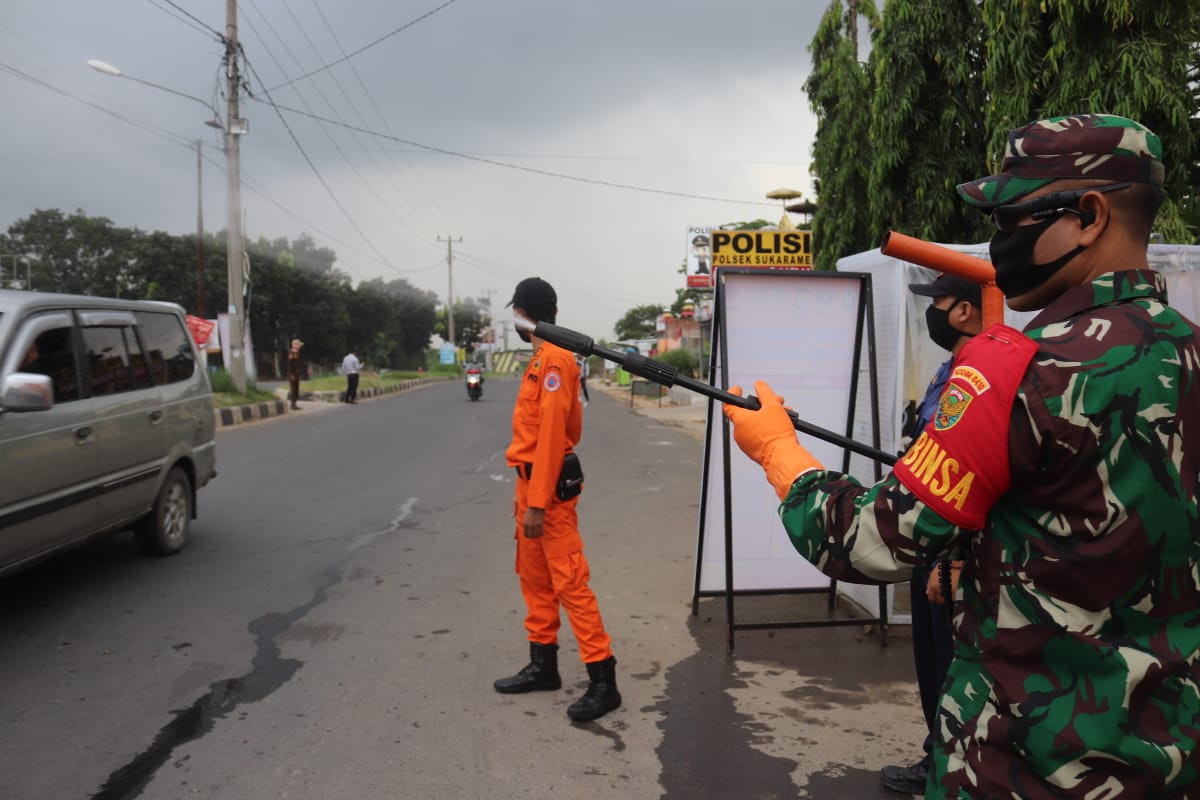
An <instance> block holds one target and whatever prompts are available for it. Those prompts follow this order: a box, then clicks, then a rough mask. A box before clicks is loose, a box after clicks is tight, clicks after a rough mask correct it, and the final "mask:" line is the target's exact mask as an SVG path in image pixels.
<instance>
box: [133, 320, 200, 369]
mask: <svg viewBox="0 0 1200 800" xmlns="http://www.w3.org/2000/svg"><path fill="white" fill-rule="evenodd" d="M134 316H135V317H137V321H138V325H139V327H140V328H141V333H142V342H143V343H144V344H145V346H146V357H147V358H146V360H147V362H148V364H149V367H150V377H151V379H152V380H153V381H154V383H156V384H164V383H175V382H177V381H185V380H187V379H188V378H190V377H192V375H193V374H194V373H195V372H196V359H195V356H194V355H193V354H192V343H191V341H190V340H189V339H188V332H187V330H185V329H184V327H183V323H181V322H180V321H179V318H178V317H176V316H175V315H174V314H159V313H156V312H154V311H137V312H134Z"/></svg>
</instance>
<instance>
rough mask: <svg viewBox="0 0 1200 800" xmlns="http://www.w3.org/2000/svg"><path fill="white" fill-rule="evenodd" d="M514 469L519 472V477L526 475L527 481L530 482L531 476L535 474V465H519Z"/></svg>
mask: <svg viewBox="0 0 1200 800" xmlns="http://www.w3.org/2000/svg"><path fill="white" fill-rule="evenodd" d="M513 469H515V470H516V471H517V475H524V476H525V480H529V476H530V475H532V474H533V464H517V465H516V466H515V467H513Z"/></svg>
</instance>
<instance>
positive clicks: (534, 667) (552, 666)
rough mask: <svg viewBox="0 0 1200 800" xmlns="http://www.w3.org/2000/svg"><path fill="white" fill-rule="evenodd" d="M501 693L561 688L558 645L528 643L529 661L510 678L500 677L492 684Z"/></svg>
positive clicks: (520, 692)
mask: <svg viewBox="0 0 1200 800" xmlns="http://www.w3.org/2000/svg"><path fill="white" fill-rule="evenodd" d="M492 686H493V687H495V689H496V691H497V692H500V693H501V694H524V693H525V692H552V691H554V690H555V689H561V688H562V678H561V677H559V675H558V645H556V644H538V643H537V642H530V643H529V663H528V664H526V665H525V666H524V667H523V668H522V669H521V671H520V672H518V673H517V674H516V675H513V676H512V677H511V678H501V679H500V680H498V681H496V682H495V683H493V684H492Z"/></svg>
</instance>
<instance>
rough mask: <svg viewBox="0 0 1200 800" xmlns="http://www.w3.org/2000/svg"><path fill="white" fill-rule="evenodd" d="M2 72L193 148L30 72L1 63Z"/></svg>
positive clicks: (182, 138) (174, 135)
mask: <svg viewBox="0 0 1200 800" xmlns="http://www.w3.org/2000/svg"><path fill="white" fill-rule="evenodd" d="M0 71H3V72H7V73H9V74H10V75H13V76H14V77H17V78H20V79H22V80H25V81H29V82H30V83H32V84H34V85H35V86H40V87H41V88H43V89H48V90H50V91H52V92H54V93H55V94H61V95H62V96H64V97H68V98H70V99H71V100H74V101H75V102H77V103H82V104H83V105H85V106H88V107H89V108H93V109H95V110H96V111H99V112H101V113H102V114H107V115H108V116H110V117H115V118H116V119H119V120H121V121H122V122H126V123H128V124H130V125H133V126H135V127H138V128H141V129H142V130H144V131H146V132H147V133H153V134H154V135H155V136H159V137H161V138H164V139H167V140H168V141H171V142H174V143H176V144H180V145H183V146H184V147H187V148H191V146H192V140H191V139H189V138H187V137H185V136H180V135H179V134H177V133H172V132H171V131H168V130H167V129H166V128H159V127H158V126H155V125H150V124H148V123H144V122H138V121H137V120H135V119H133V118H132V117H127V116H125V115H124V114H121V113H119V112H117V111H113V110H112V109H108V108H105V107H104V106H101V105H97V104H96V103H93V102H92V101H90V100H85V99H84V98H82V97H79V96H78V95H74V94H71V93H70V92H68V91H67V90H66V89H60V88H58V87H57V86H54V85H53V84H51V83H47V82H46V81H44V80H42V79H41V78H37V77H35V76H33V75H30V74H29V73H28V72H25V71H24V70H20V69H17V68H16V67H14V66H11V65H9V64H5V63H3V62H0Z"/></svg>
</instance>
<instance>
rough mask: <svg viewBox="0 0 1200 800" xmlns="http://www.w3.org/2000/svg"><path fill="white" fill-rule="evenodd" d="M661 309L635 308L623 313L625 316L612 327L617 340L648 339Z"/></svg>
mask: <svg viewBox="0 0 1200 800" xmlns="http://www.w3.org/2000/svg"><path fill="white" fill-rule="evenodd" d="M663 310H664V309H663V307H662V306H658V305H642V306H636V307H634V308H631V309H629V310H628V311H626V312H625V316H623V317H621V318H620V319H619V320H617V324H616V325H613V331H614V332H616V334H617V339H619V340H621V341H630V340H633V339H650V338H652V337H653V336H654V332H655V329H656V326H657V322H658V315H659V314H661V313H663Z"/></svg>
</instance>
